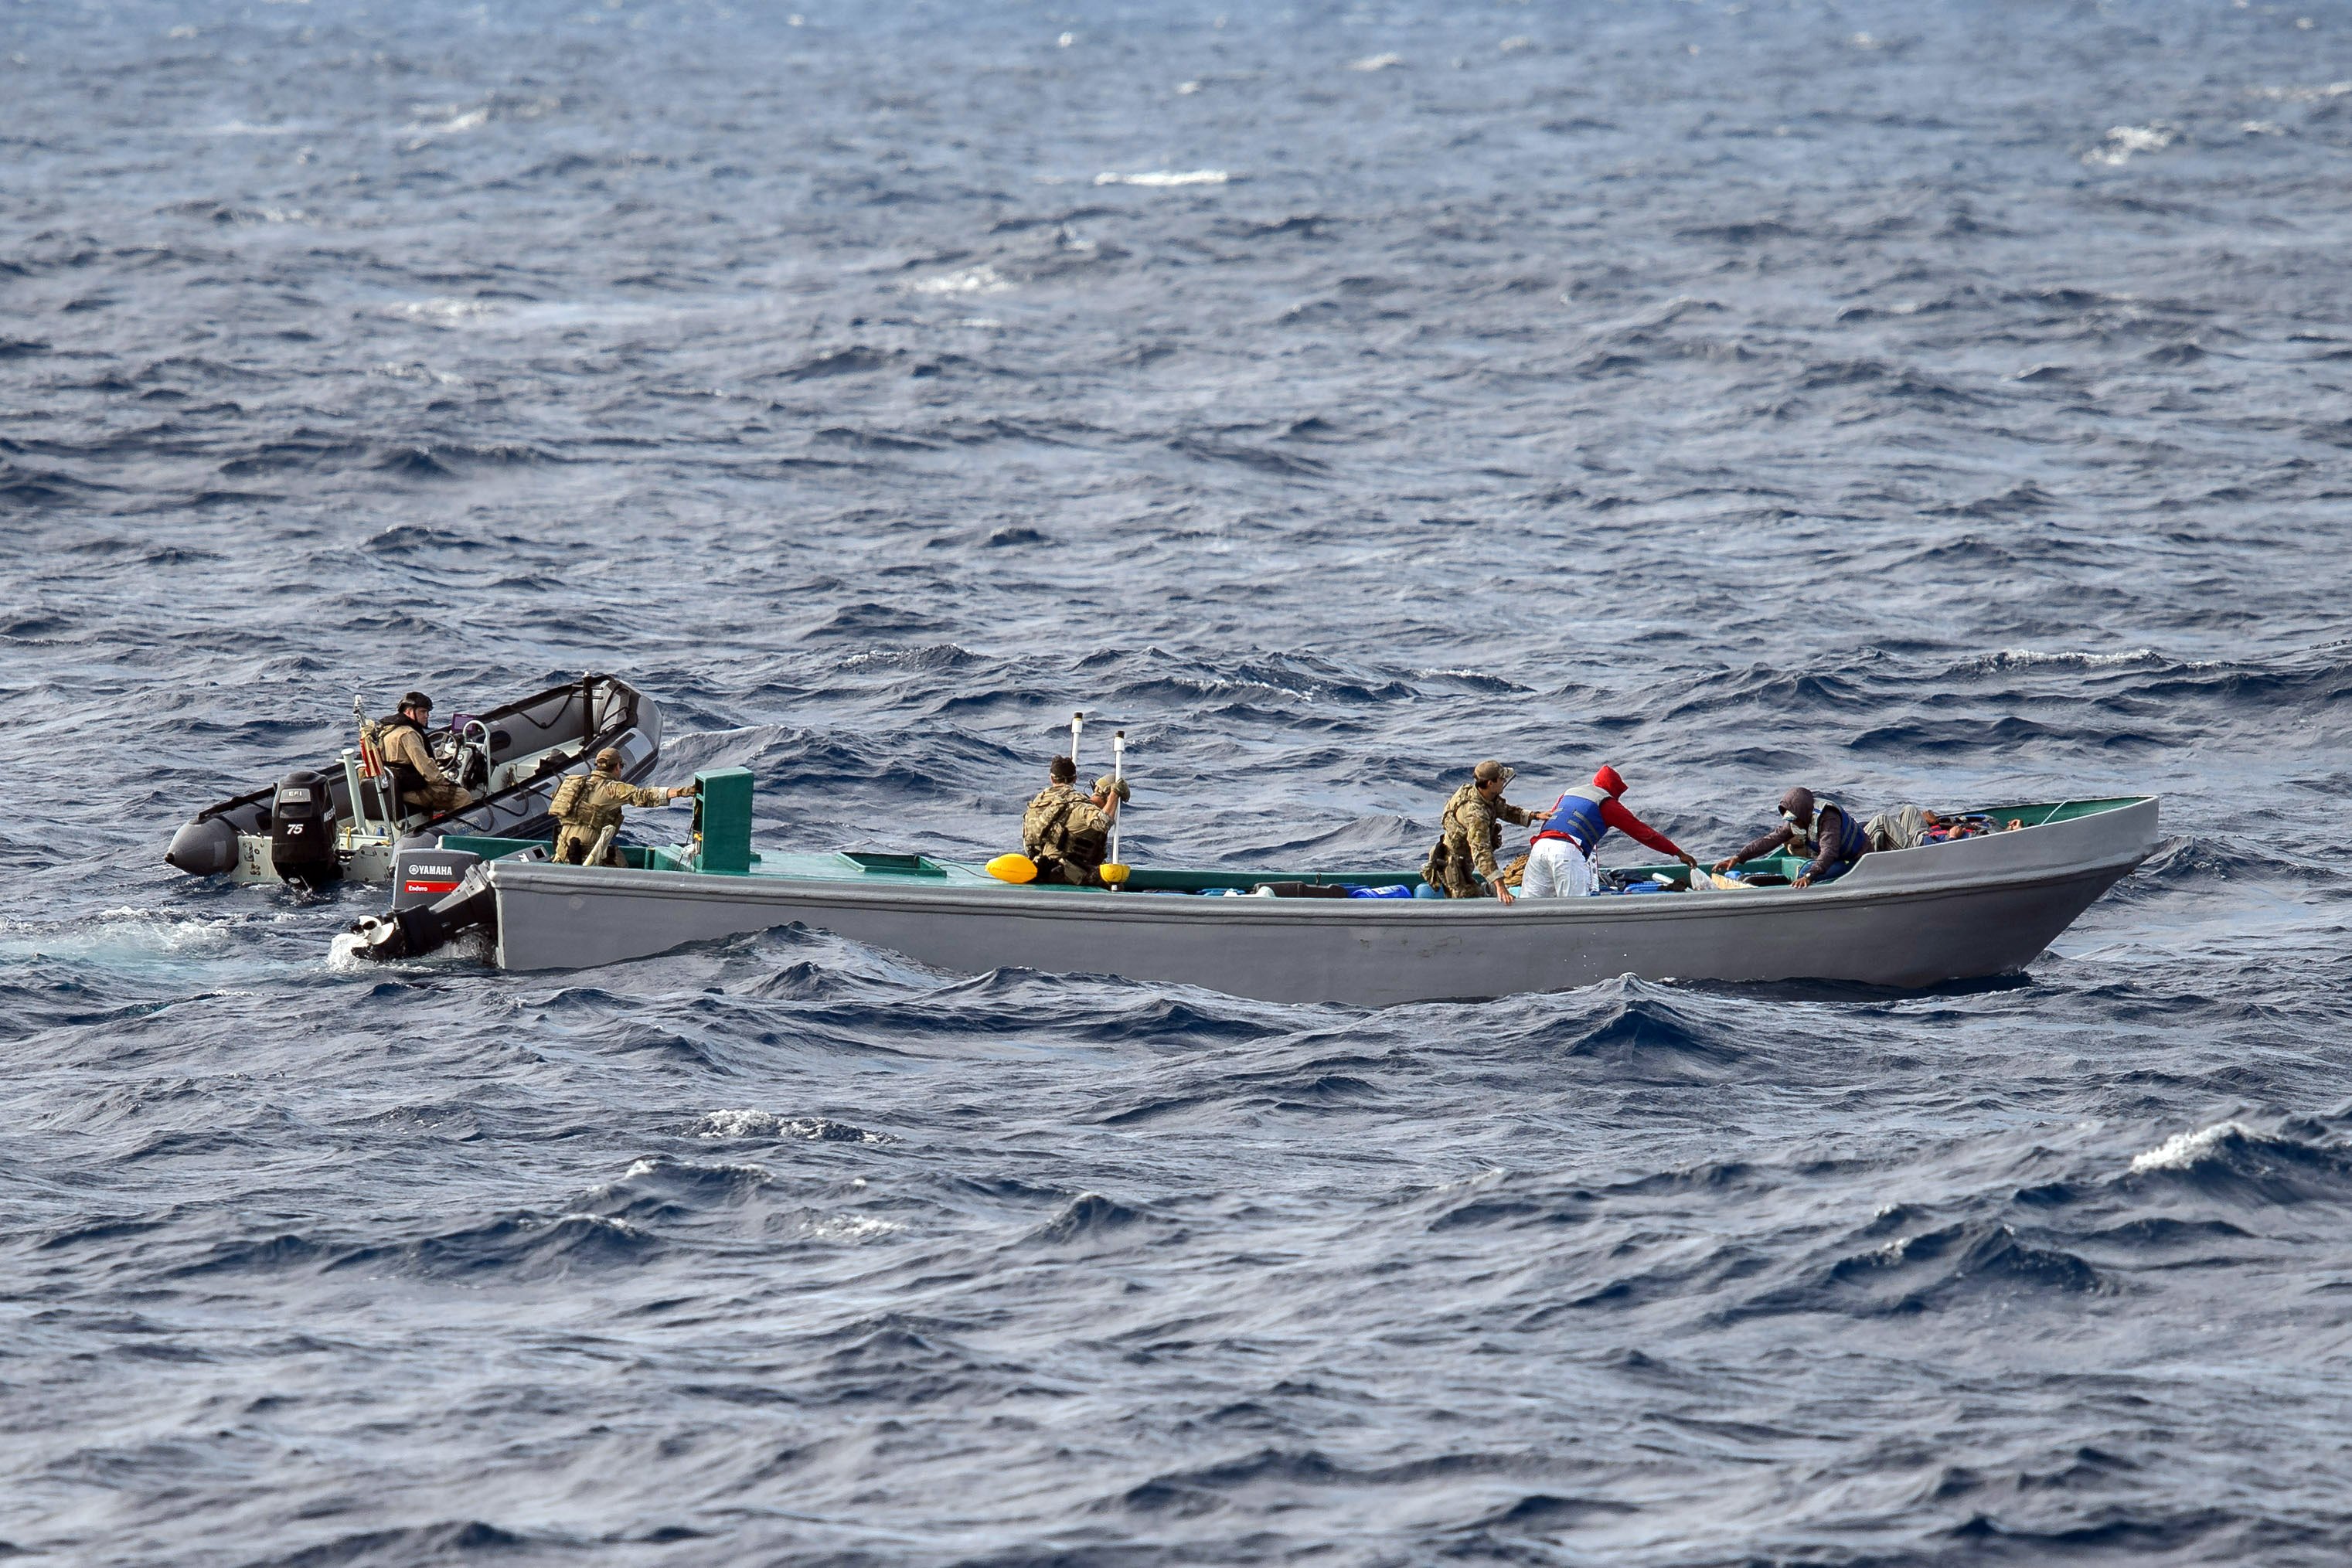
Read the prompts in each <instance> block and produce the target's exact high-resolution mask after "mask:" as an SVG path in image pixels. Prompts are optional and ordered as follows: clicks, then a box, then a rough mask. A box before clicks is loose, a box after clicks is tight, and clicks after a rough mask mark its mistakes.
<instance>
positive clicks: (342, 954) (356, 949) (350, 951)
mask: <svg viewBox="0 0 2352 1568" xmlns="http://www.w3.org/2000/svg"><path fill="white" fill-rule="evenodd" d="M497 957H498V948H497V942H496V940H495V938H493V937H492V936H491V935H490V934H489V932H488V931H487V930H484V929H483V928H481V927H479V926H477V927H475V928H474V929H473V930H471V931H465V932H460V933H459V934H458V935H457V937H455V938H454V939H453V940H452V941H450V942H449V944H448V945H447V946H443V947H439V948H436V949H435V950H434V951H432V952H430V953H427V954H425V956H423V957H421V958H399V959H394V961H392V962H390V963H386V962H385V961H384V960H383V959H381V958H362V957H361V956H360V939H359V937H357V936H354V935H352V933H351V932H349V931H344V932H341V933H338V934H337V936H335V939H334V940H333V941H331V942H330V943H328V944H327V968H328V971H329V972H330V973H331V974H337V975H381V974H383V973H384V972H386V971H387V970H389V971H392V972H394V973H397V974H415V973H416V972H417V971H418V970H420V969H448V968H478V967H484V966H487V965H488V964H491V963H493V962H495V961H496V960H497Z"/></svg>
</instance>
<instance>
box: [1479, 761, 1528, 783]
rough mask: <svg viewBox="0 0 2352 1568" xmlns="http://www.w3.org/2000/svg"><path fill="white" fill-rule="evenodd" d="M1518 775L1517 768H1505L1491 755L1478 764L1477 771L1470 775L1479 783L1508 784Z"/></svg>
mask: <svg viewBox="0 0 2352 1568" xmlns="http://www.w3.org/2000/svg"><path fill="white" fill-rule="evenodd" d="M1518 776H1519V772H1518V769H1517V768H1506V767H1504V766H1503V765H1502V764H1501V763H1499V762H1497V761H1496V760H1495V759H1494V758H1491V757H1489V758H1486V761H1484V762H1481V763H1480V764H1478V768H1477V771H1476V772H1475V773H1473V774H1472V775H1471V777H1472V778H1474V779H1477V780H1478V782H1479V783H1481V784H1508V783H1509V782H1510V781H1511V780H1512V779H1517V777H1518Z"/></svg>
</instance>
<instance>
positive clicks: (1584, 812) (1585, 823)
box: [1536, 784, 1612, 855]
mask: <svg viewBox="0 0 2352 1568" xmlns="http://www.w3.org/2000/svg"><path fill="white" fill-rule="evenodd" d="M1610 799H1612V797H1611V795H1610V793H1609V791H1608V790H1606V789H1602V788H1601V786H1600V785H1598V784H1579V785H1578V786H1577V787H1576V788H1575V789H1570V790H1567V791H1565V792H1563V793H1562V794H1561V796H1560V798H1559V803H1558V804H1557V805H1555V806H1553V807H1552V809H1551V820H1550V821H1548V822H1546V823H1545V824H1544V825H1543V831H1541V832H1539V833H1538V834H1537V835H1536V839H1537V841H1542V840H1545V839H1566V840H1567V841H1569V842H1570V843H1571V844H1574V845H1575V846H1576V847H1577V849H1578V851H1579V852H1581V853H1583V854H1586V855H1590V854H1591V853H1592V852H1593V851H1595V850H1597V849H1599V848H1600V847H1601V840H1603V839H1605V838H1607V837H1608V836H1609V824H1608V823H1607V822H1606V821H1602V820H1601V804H1602V802H1604V801H1606V800H1610Z"/></svg>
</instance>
